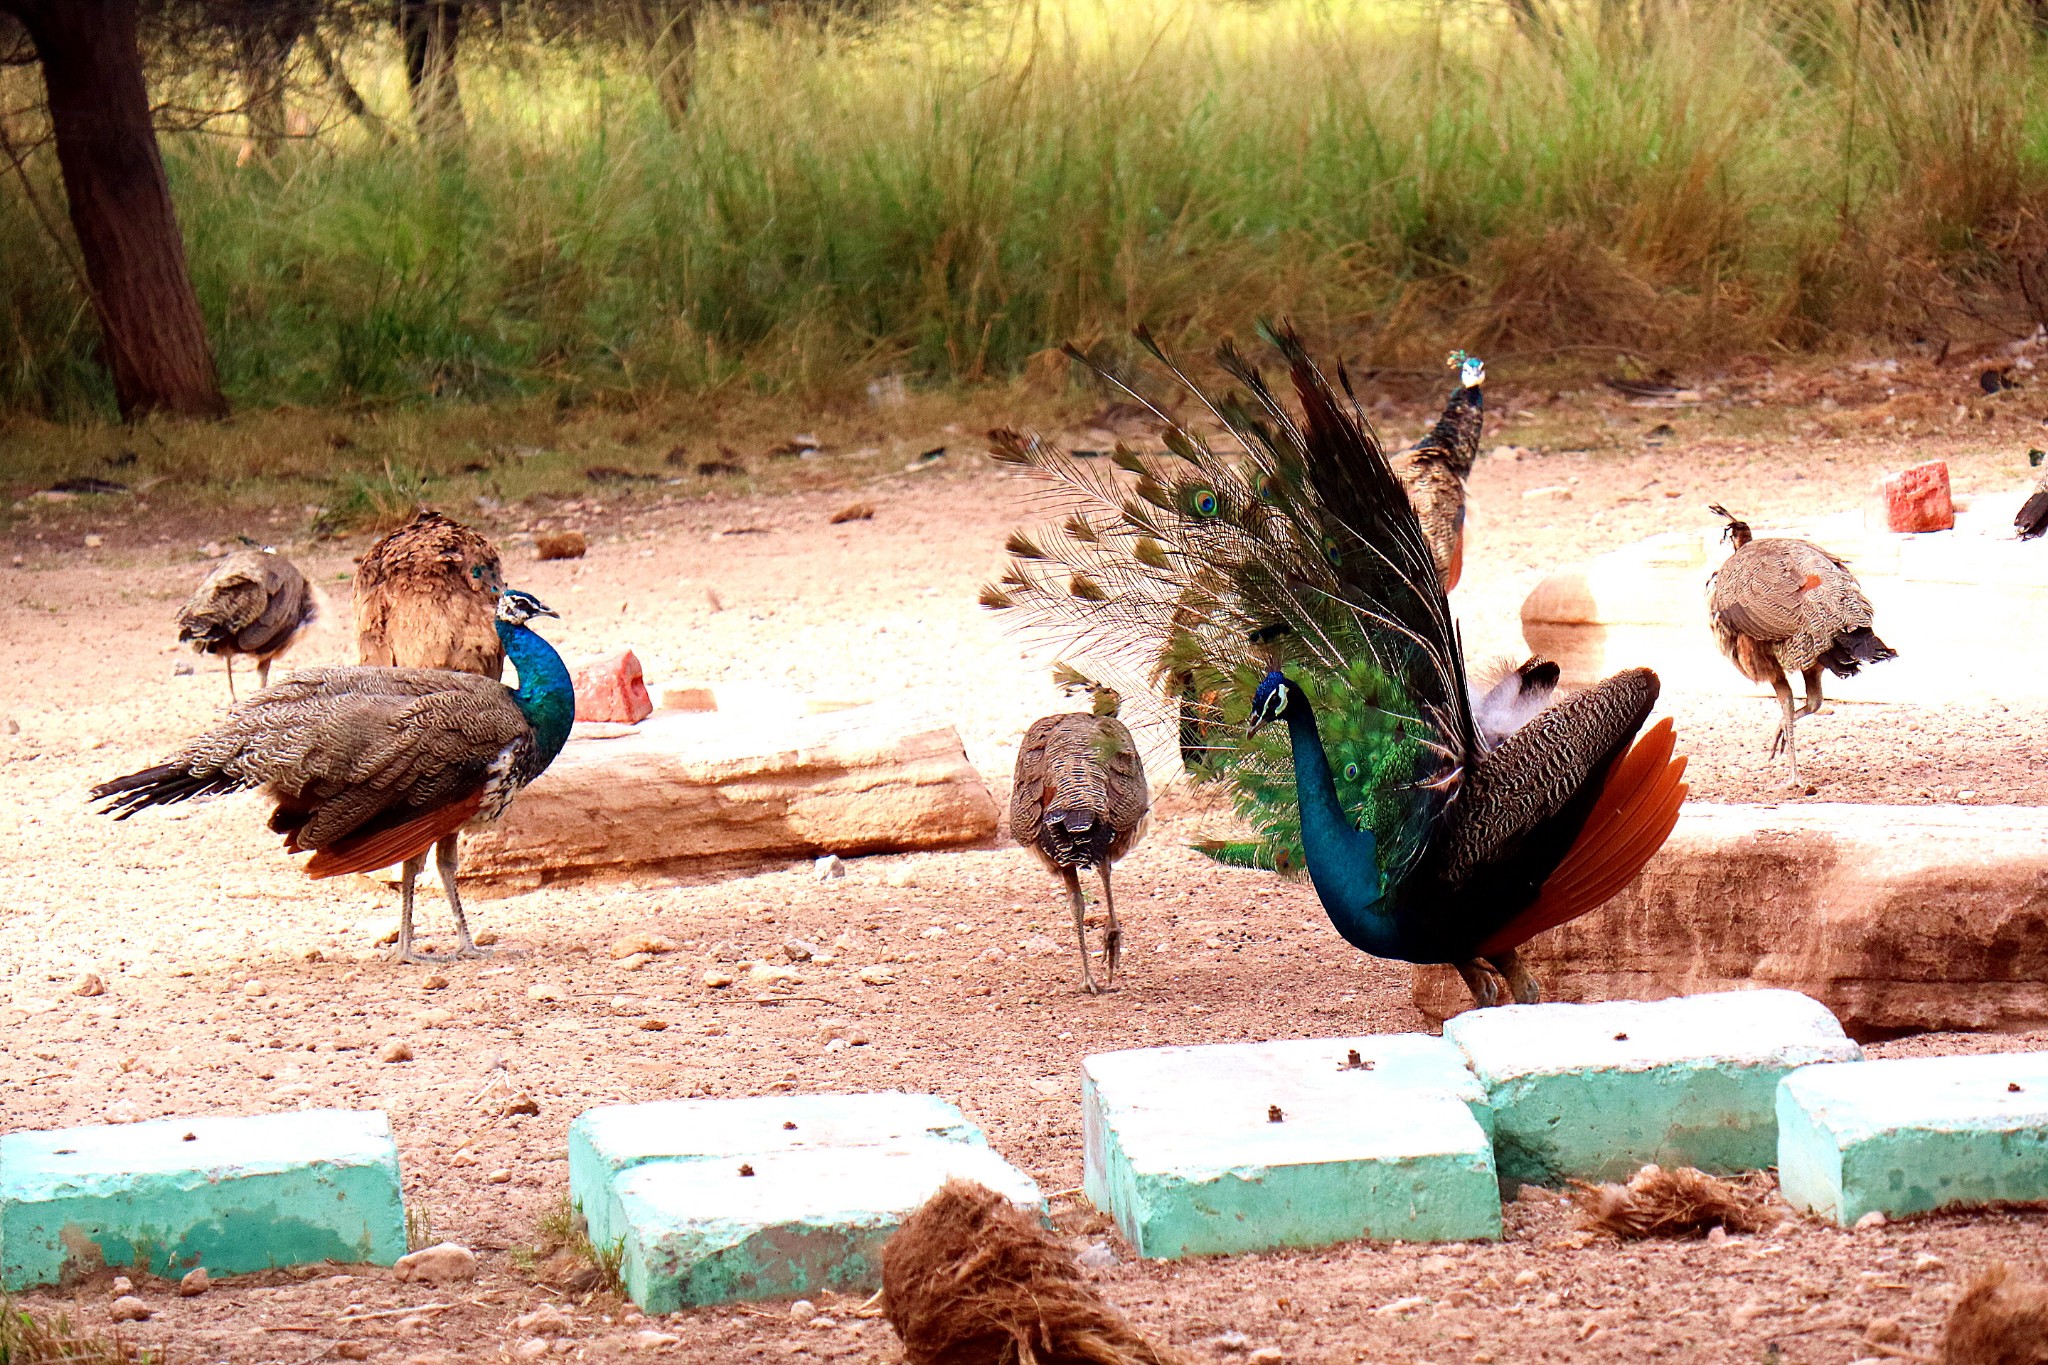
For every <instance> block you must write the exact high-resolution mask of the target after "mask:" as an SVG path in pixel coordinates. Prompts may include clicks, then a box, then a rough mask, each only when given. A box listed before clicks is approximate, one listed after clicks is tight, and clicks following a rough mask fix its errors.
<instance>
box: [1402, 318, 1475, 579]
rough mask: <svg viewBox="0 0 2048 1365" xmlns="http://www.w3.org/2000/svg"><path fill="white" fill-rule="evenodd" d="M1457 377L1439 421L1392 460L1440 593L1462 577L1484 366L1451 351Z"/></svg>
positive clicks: (1468, 357)
mask: <svg viewBox="0 0 2048 1365" xmlns="http://www.w3.org/2000/svg"><path fill="white" fill-rule="evenodd" d="M1446 363H1448V364H1449V365H1451V366H1452V367H1453V368H1455V369H1456V370H1457V371H1458V387H1457V388H1455V389H1452V390H1451V396H1450V399H1449V401H1448V402H1446V403H1445V404H1444V411H1443V415H1442V416H1441V417H1438V418H1437V419H1436V425H1435V426H1433V427H1431V428H1430V429H1429V434H1428V435H1426V436H1424V437H1423V438H1422V439H1421V440H1419V441H1417V442H1416V443H1415V444H1414V445H1412V446H1410V447H1409V448H1408V449H1406V450H1404V451H1401V452H1400V453H1399V454H1397V455H1395V456H1394V458H1393V460H1392V461H1391V463H1392V464H1393V466H1394V477H1395V478H1397V479H1399V480H1400V481H1401V487H1402V488H1404V489H1406V490H1407V493H1408V505H1409V506H1411V507H1413V508H1414V509H1415V519H1416V520H1417V521H1419V522H1420V523H1422V538H1423V539H1424V540H1425V541H1427V542H1429V554H1430V558H1431V559H1433V560H1434V561H1435V562H1436V571H1437V575H1438V576H1439V577H1440V578H1442V579H1443V584H1444V591H1445V592H1449V591H1450V590H1451V589H1452V588H1455V587H1457V586H1458V579H1459V578H1460V577H1461V576H1462V575H1463V574H1464V572H1465V480H1466V479H1468V478H1470V477H1471V476H1472V463H1473V461H1475V460H1477V459H1478V458H1479V436H1480V433H1481V431H1482V430H1483V429H1484V427H1485V425H1486V390H1485V389H1484V388H1482V387H1481V386H1482V385H1484V384H1485V383H1486V362H1485V361H1483V360H1481V359H1480V358H1479V357H1478V356H1476V355H1467V354H1465V353H1464V352H1463V351H1452V352H1451V354H1450V358H1449V360H1448V361H1447V362H1446Z"/></svg>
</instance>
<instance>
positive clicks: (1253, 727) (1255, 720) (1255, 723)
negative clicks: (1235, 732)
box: [1244, 711, 1266, 739]
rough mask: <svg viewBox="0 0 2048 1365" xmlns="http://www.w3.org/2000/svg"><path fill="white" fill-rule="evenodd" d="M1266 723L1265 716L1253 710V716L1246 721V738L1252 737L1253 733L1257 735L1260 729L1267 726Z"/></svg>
mask: <svg viewBox="0 0 2048 1365" xmlns="http://www.w3.org/2000/svg"><path fill="white" fill-rule="evenodd" d="M1265 724H1266V717H1265V716H1263V715H1261V714H1260V713H1259V712H1257V711H1254V712H1252V718H1251V719H1250V720H1248V721H1246V722H1245V726H1244V737H1245V738H1246V739H1250V738H1251V737H1252V736H1253V735H1256V734H1257V733H1258V732H1259V731H1260V729H1261V728H1263V727H1264V726H1265Z"/></svg>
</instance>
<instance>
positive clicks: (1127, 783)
mask: <svg viewBox="0 0 2048 1365" xmlns="http://www.w3.org/2000/svg"><path fill="white" fill-rule="evenodd" d="M1056 676H1057V677H1058V678H1059V679H1060V681H1061V682H1062V683H1063V684H1064V685H1065V686H1066V687H1067V688H1068V690H1069V691H1073V690H1085V691H1087V692H1089V693H1090V694H1091V695H1092V696H1093V698H1094V707H1093V709H1092V711H1091V712H1088V713H1079V712H1075V713H1070V714H1067V715H1058V716H1045V717H1043V718H1041V719H1039V720H1036V721H1033V722H1032V724H1031V728H1030V729H1029V730H1027V731H1025V732H1024V743H1023V745H1022V746H1021V747H1020V748H1019V749H1018V750H1017V780H1016V784H1015V786H1014V788H1013V789H1012V792H1011V796H1010V834H1011V836H1012V837H1013V838H1015V839H1016V841H1017V842H1018V843H1020V844H1023V845H1024V846H1025V847H1027V848H1029V849H1030V850H1031V851H1032V852H1034V853H1036V854H1037V855H1038V859H1039V861H1040V862H1042V863H1044V864H1045V865H1046V867H1047V868H1048V869H1050V870H1051V872H1052V874H1053V875H1054V876H1055V877H1058V878H1059V879H1060V881H1061V882H1062V883H1064V884H1065V886H1066V888H1067V901H1068V904H1070V905H1071V906H1072V907H1073V911H1074V934H1075V936H1076V937H1077V938H1079V939H1080V941H1081V984H1082V987H1083V988H1084V989H1085V990H1087V992H1088V993H1089V994H1091V995H1094V994H1097V993H1099V992H1100V991H1101V990H1103V989H1104V988H1105V987H1107V986H1109V985H1111V984H1113V983H1114V982H1115V981H1116V970H1117V964H1118V962H1119V961H1120V960H1121V958H1122V955H1123V928H1122V926H1120V925H1119V924H1118V923H1117V919H1116V896H1115V894H1114V893H1113V892H1112V891H1111V890H1110V885H1109V868H1110V864H1112V863H1114V862H1117V861H1119V860H1121V859H1122V858H1123V856H1124V855H1125V854H1127V853H1129V852H1130V851H1131V849H1132V847H1133V846H1134V845H1136V844H1137V842H1138V840H1139V838H1141V837H1142V836H1143V835H1144V832H1145V815H1146V812H1147V811H1148V810H1150V808H1151V805H1152V798H1151V794H1150V792H1149V791H1148V790H1147V789H1146V786H1145V763H1144V760H1143V759H1142V758H1140V757H1139V755H1138V746H1137V744H1136V743H1135V742H1133V740H1132V739H1131V732H1130V731H1129V730H1128V729H1127V728H1125V726H1124V723H1123V722H1122V721H1120V720H1118V719H1117V707H1118V702H1119V698H1118V696H1117V694H1116V693H1115V692H1114V691H1113V690H1111V689H1110V688H1107V687H1103V686H1100V685H1099V684H1096V683H1093V682H1090V681H1089V680H1088V679H1086V678H1083V677H1080V676H1079V675H1077V674H1075V673H1073V672H1071V671H1070V670H1066V669H1062V670H1060V671H1059V673H1057V674H1056ZM1091 867H1092V868H1094V869H1095V871H1096V873H1097V874H1098V875H1099V876H1100V877H1101V878H1102V906H1103V911H1104V913H1105V915H1106V917H1107V919H1108V921H1109V922H1108V926H1107V928H1106V929H1105V930H1104V933H1103V944H1102V961H1103V984H1102V986H1097V985H1096V984H1095V977H1094V974H1093V973H1092V972H1090V971H1089V969H1088V925H1087V911H1086V906H1085V905H1084V903H1083V901H1082V898H1081V875H1080V874H1081V873H1082V872H1083V871H1085V870H1086V869H1088V868H1091Z"/></svg>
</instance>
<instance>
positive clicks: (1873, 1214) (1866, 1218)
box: [1856, 1209, 1891, 1232]
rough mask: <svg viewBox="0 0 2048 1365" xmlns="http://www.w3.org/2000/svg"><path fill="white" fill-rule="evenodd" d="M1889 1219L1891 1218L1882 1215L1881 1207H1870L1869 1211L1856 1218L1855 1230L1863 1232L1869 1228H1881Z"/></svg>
mask: <svg viewBox="0 0 2048 1365" xmlns="http://www.w3.org/2000/svg"><path fill="white" fill-rule="evenodd" d="M1890 1221H1891V1219H1889V1218H1887V1217H1885V1216H1884V1210H1883V1209H1872V1210H1871V1211H1870V1212H1869V1213H1866V1214H1864V1215H1863V1216H1862V1217H1861V1218H1858V1219H1857V1220H1856V1230H1857V1231H1858V1232H1865V1231H1868V1230H1869V1229H1871V1228H1881V1227H1883V1226H1884V1225H1885V1224H1886V1223H1889V1222H1890Z"/></svg>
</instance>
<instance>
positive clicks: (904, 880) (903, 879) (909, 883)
mask: <svg viewBox="0 0 2048 1365" xmlns="http://www.w3.org/2000/svg"><path fill="white" fill-rule="evenodd" d="M882 880H883V881H884V882H886V883H887V884H888V885H890V886H893V887H896V888H897V889H898V890H902V889H904V888H906V887H914V886H916V885H917V874H916V873H915V872H912V871H911V870H910V869H909V868H907V867H892V868H890V869H889V871H888V875H886V876H884V877H883V878H882Z"/></svg>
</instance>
